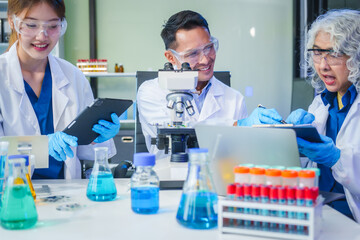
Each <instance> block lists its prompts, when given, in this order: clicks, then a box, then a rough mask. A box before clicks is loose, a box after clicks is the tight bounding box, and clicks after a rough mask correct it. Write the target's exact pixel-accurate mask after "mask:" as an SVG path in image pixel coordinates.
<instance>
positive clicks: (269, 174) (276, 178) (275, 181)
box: [265, 168, 281, 186]
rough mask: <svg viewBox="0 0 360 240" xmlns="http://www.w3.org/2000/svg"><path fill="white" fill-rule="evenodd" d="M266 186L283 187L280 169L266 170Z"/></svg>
mask: <svg viewBox="0 0 360 240" xmlns="http://www.w3.org/2000/svg"><path fill="white" fill-rule="evenodd" d="M265 175H266V185H272V186H276V185H281V170H279V169H273V168H271V169H266V170H265Z"/></svg>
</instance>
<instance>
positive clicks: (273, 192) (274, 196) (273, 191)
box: [270, 187, 278, 230]
mask: <svg viewBox="0 0 360 240" xmlns="http://www.w3.org/2000/svg"><path fill="white" fill-rule="evenodd" d="M270 203H272V204H277V203H278V189H277V188H276V187H270ZM270 215H271V216H278V211H276V210H271V211H270ZM276 226H277V224H276V223H273V222H272V223H270V229H272V230H277V229H276Z"/></svg>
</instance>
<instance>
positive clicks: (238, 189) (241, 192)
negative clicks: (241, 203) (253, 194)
mask: <svg viewBox="0 0 360 240" xmlns="http://www.w3.org/2000/svg"><path fill="white" fill-rule="evenodd" d="M235 194H236V197H243V196H244V186H243V185H241V184H238V185H236V193H235Z"/></svg>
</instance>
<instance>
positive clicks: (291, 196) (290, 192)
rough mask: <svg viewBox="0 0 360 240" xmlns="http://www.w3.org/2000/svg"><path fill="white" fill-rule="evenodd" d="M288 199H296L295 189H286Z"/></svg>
mask: <svg viewBox="0 0 360 240" xmlns="http://www.w3.org/2000/svg"><path fill="white" fill-rule="evenodd" d="M286 198H287V199H295V188H292V187H289V186H288V187H287V188H286Z"/></svg>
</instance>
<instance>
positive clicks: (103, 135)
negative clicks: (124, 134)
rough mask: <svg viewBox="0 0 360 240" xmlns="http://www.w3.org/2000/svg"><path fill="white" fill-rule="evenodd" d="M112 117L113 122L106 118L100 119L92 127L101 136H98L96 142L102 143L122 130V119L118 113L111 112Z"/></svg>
mask: <svg viewBox="0 0 360 240" xmlns="http://www.w3.org/2000/svg"><path fill="white" fill-rule="evenodd" d="M111 119H112V121H113V122H108V121H106V120H99V122H98V124H95V125H94V126H93V128H92V130H93V131H94V132H96V133H98V134H100V136H98V137H97V138H96V139H95V140H94V142H96V143H102V142H105V141H107V140H109V139H111V138H113V137H115V136H116V134H117V133H118V132H119V130H120V121H119V118H118V116H117V115H116V113H112V114H111Z"/></svg>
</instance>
